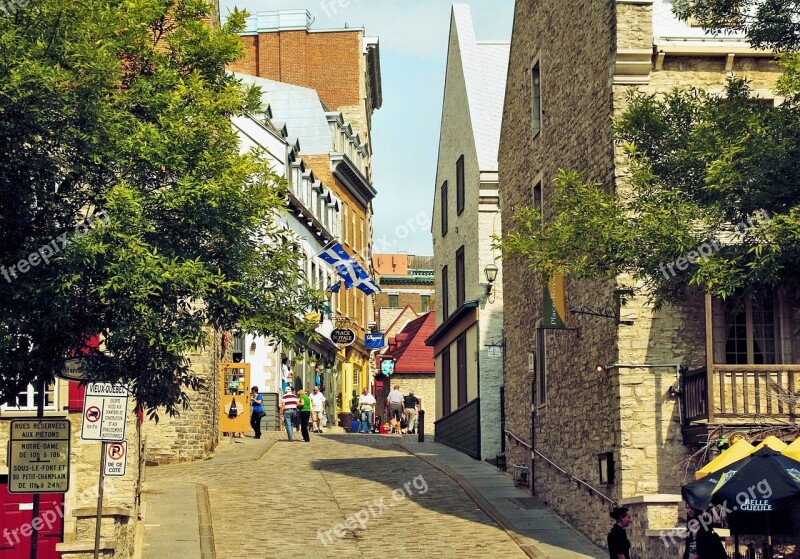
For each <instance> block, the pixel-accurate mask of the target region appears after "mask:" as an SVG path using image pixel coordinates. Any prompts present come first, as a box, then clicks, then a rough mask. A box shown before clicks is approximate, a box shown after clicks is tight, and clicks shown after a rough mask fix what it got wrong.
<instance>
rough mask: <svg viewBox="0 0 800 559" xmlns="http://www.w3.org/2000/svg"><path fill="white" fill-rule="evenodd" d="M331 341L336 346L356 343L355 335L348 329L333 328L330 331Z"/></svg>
mask: <svg viewBox="0 0 800 559" xmlns="http://www.w3.org/2000/svg"><path fill="white" fill-rule="evenodd" d="M331 341H332V342H333V343H335V344H337V345H344V346H347V345H352V344H353V342H355V341H356V333H355V332H353V331H352V330H351V329H350V328H334V329H333V330H332V331H331Z"/></svg>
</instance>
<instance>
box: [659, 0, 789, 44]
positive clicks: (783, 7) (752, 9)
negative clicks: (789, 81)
mask: <svg viewBox="0 0 800 559" xmlns="http://www.w3.org/2000/svg"><path fill="white" fill-rule="evenodd" d="M673 10H674V11H675V13H676V14H677V16H678V17H679V18H680V19H683V20H686V19H688V18H690V17H692V18H694V19H695V20H697V21H698V22H699V23H700V24H701V25H702V26H703V27H704V28H705V29H707V30H708V31H710V32H711V33H715V34H724V33H726V32H729V31H743V32H744V33H745V34H746V35H747V38H748V39H749V41H750V43H751V44H752V45H753V46H754V47H756V48H765V49H771V50H774V51H776V52H784V51H796V50H798V48H800V0H674V2H673Z"/></svg>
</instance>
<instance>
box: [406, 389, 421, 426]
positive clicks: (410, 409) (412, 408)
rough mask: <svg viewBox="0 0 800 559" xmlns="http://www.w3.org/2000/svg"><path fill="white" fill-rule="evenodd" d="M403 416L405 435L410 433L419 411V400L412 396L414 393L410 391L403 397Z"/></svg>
mask: <svg viewBox="0 0 800 559" xmlns="http://www.w3.org/2000/svg"><path fill="white" fill-rule="evenodd" d="M403 407H404V409H403V415H404V416H405V419H406V427H405V431H406V433H411V431H412V430H413V429H414V420H415V419H417V411H418V410H419V398H417V397H416V396H414V391H413V390H411V391H410V392H409V393H408V396H403Z"/></svg>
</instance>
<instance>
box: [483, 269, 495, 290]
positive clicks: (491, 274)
mask: <svg viewBox="0 0 800 559" xmlns="http://www.w3.org/2000/svg"><path fill="white" fill-rule="evenodd" d="M483 273H484V274H486V281H488V282H489V283H487V284H486V294H487V295H489V293H491V292H492V286H493V285H494V280H496V279H497V266H495V265H494V264H487V265H486V267H485V268H484V269H483Z"/></svg>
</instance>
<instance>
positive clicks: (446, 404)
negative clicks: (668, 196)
mask: <svg viewBox="0 0 800 559" xmlns="http://www.w3.org/2000/svg"><path fill="white" fill-rule="evenodd" d="M508 53H509V43H507V42H506V43H503V42H486V43H482V42H478V41H476V39H475V31H474V29H473V25H472V16H471V13H470V9H469V6H467V5H463V4H456V5H454V6H453V9H452V16H451V22H450V38H449V45H448V54H447V67H446V78H445V88H444V96H443V101H442V124H441V129H440V133H439V154H438V170H437V174H436V185H435V189H434V192H435V194H434V203H433V220H432V221H433V223H432V233H433V253H434V269H435V273H436V322H437V327H436V330H435V331H434V332H433V334H431V336H430V337H429V338H428V340H427V343H428V344H430V345H431V346H433V348H434V354H435V355H436V371H437V372H436V382H437V388H436V413H435V419H436V440H437V441H438V442H442V443H445V444H449V445H451V446H453V447H454V448H458V449H459V450H461V451H463V452H465V453H467V454H469V455H470V456H473V457H475V458H481V459H489V458H494V457H495V456H496V455H497V454H498V453H499V452H500V451H501V449H502V435H501V421H502V417H501V415H502V413H501V404H500V402H501V397H502V396H501V391H502V384H503V368H502V364H503V361H502V357H501V354H502V352H501V351H500V349H501V345H502V344H501V341H502V338H503V333H502V328H503V290H502V289H500V285H501V283H502V281H495V280H496V278H500V277H501V274H500V270H499V268H500V262H499V260H498V259H497V258H498V257H499V253H498V252H497V251H495V250H493V249H492V235H493V234H499V233H500V226H501V221H500V204H499V193H498V178H497V145H498V141H499V137H500V122H501V118H502V111H503V94H504V91H505V79H506V69H507V66H508ZM428 419H429V420H430V419H432V418H430V417H429V418H428Z"/></svg>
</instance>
